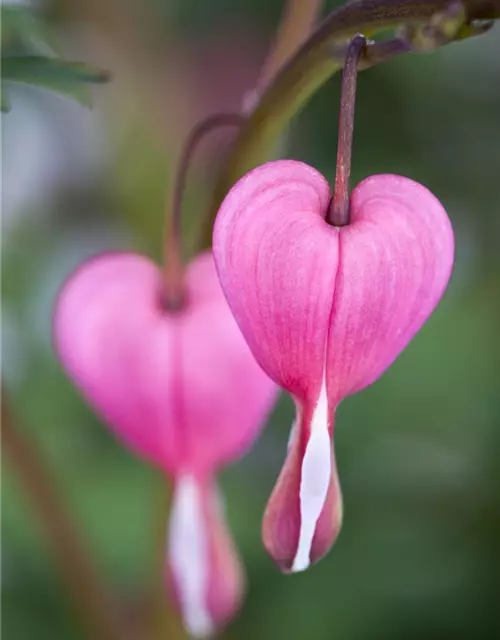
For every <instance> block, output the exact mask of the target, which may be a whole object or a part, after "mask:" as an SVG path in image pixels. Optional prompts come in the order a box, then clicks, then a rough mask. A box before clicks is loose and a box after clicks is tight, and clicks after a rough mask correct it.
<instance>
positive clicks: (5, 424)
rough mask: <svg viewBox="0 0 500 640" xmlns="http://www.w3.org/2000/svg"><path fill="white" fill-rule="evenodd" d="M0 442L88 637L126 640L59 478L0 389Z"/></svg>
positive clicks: (101, 639)
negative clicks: (68, 509) (0, 441)
mask: <svg viewBox="0 0 500 640" xmlns="http://www.w3.org/2000/svg"><path fill="white" fill-rule="evenodd" d="M2 445H3V452H2V453H3V455H4V456H5V457H6V459H7V461H8V463H9V465H10V467H11V469H12V471H13V472H14V473H15V474H16V476H17V478H18V480H19V483H20V485H21V487H22V489H23V491H24V493H25V495H26V497H27V498H28V500H29V501H30V502H31V506H32V508H33V510H34V512H35V513H36V515H37V517H38V519H39V521H40V524H41V525H42V527H43V529H44V530H45V534H46V536H47V539H48V541H49V542H50V544H51V545H52V550H53V553H54V557H55V559H56V561H57V564H58V567H59V570H60V572H61V575H62V577H63V579H64V581H65V583H66V586H67V589H68V592H69V594H70V595H71V596H72V598H73V601H74V603H75V605H76V608H77V609H78V610H79V612H80V616H81V619H82V622H83V624H84V625H85V626H86V628H87V631H88V637H89V638H92V640H124V639H125V638H127V637H129V636H128V634H127V633H125V632H124V631H125V630H124V629H123V628H121V627H120V624H119V620H118V615H117V611H116V610H115V607H114V603H113V602H112V599H111V597H110V594H109V593H108V591H107V589H106V588H105V586H104V585H103V583H102V582H101V580H100V577H99V576H98V574H97V572H96V570H95V567H94V563H93V562H92V559H91V558H90V556H89V554H88V553H87V550H86V548H85V545H84V544H83V542H82V540H81V539H80V536H79V532H78V530H77V528H76V526H75V524H74V522H73V520H72V518H71V515H70V514H69V513H68V512H67V510H66V505H65V504H64V501H63V498H62V496H61V495H60V492H59V491H58V488H57V480H56V479H55V478H54V477H53V475H52V473H51V470H50V469H49V468H48V466H47V465H46V463H45V461H44V460H43V458H42V457H41V455H40V453H39V452H38V450H37V448H36V447H35V445H34V443H33V442H31V440H30V439H29V438H28V437H27V436H26V435H25V434H24V433H23V430H22V429H21V428H20V426H19V425H18V424H17V421H16V420H15V418H14V415H13V412H12V409H11V407H10V404H9V402H8V398H7V394H6V392H5V389H2Z"/></svg>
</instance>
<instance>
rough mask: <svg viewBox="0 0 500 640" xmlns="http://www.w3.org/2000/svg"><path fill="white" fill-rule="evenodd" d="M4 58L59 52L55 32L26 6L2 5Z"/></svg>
mask: <svg viewBox="0 0 500 640" xmlns="http://www.w3.org/2000/svg"><path fill="white" fill-rule="evenodd" d="M1 33H2V58H3V57H4V56H5V57H7V56H11V55H20V54H21V53H24V54H32V55H44V56H47V55H55V54H57V53H59V47H58V46H57V43H56V37H55V36H54V33H53V32H52V30H51V29H50V27H48V26H47V24H46V23H45V22H44V21H43V20H41V19H40V18H39V17H38V16H36V15H35V14H34V13H33V11H31V10H29V9H27V8H26V7H19V6H2V25H1Z"/></svg>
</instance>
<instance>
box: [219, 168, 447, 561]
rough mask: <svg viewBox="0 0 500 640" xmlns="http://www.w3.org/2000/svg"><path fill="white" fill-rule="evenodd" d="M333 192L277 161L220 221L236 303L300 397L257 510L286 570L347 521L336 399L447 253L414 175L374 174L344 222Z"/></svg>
mask: <svg viewBox="0 0 500 640" xmlns="http://www.w3.org/2000/svg"><path fill="white" fill-rule="evenodd" d="M330 198H331V194H330V188H329V186H328V183H327V182H326V180H325V178H324V177H323V176H322V175H321V174H319V173H318V172H317V171H316V170H315V169H313V168H311V167H309V166H307V165H305V164H302V163H300V162H295V161H290V160H281V161H277V162H271V163H269V164H266V165H263V166H261V167H259V168H257V169H255V170H254V171H252V172H250V173H249V174H247V175H246V176H245V177H244V178H242V179H241V180H240V181H239V182H238V183H237V184H236V185H235V186H234V187H233V188H232V190H231V191H230V192H229V194H228V195H227V197H226V199H225V200H224V202H223V204H222V206H221V209H220V211H219V213H218V216H217V220H216V223H215V228H214V247H213V250H214V258H215V261H216V266H217V271H218V274H219V278H220V281H221V284H222V288H223V290H224V293H225V294H226V297H227V300H228V302H229V305H230V307H231V309H232V311H233V313H234V315H235V317H236V320H237V322H238V324H239V326H240V328H241V330H242V332H243V335H244V336H245V338H246V340H247V342H248V344H249V345H250V348H251V349H252V352H253V354H254V355H255V357H256V359H257V361H258V362H259V363H260V365H261V366H262V368H263V369H264V370H265V371H266V372H267V373H268V375H269V376H270V377H271V378H273V380H275V381H276V382H277V383H278V384H280V385H281V386H282V387H283V388H285V389H286V390H287V391H288V392H289V393H290V394H291V395H292V397H293V400H294V402H295V405H296V410H297V417H296V420H295V424H294V428H293V430H292V434H291V438H290V445H289V451H288V455H287V458H286V461H285V464H284V467H283V469H282V471H281V474H280V476H279V478H278V481H277V484H276V486H275V488H274V491H273V493H272V495H271V498H270V500H269V503H268V505H267V509H266V512H265V515H264V521H263V539H264V544H265V546H266V549H267V550H268V552H269V553H270V555H271V556H272V557H273V558H274V560H275V561H276V562H277V563H278V565H279V566H280V567H282V568H283V569H284V570H292V571H300V570H303V569H305V568H307V567H308V566H309V564H310V563H312V562H315V561H316V560H318V559H319V558H321V557H322V556H323V555H324V554H325V553H326V552H327V551H328V550H329V548H330V547H331V545H332V544H333V542H334V540H335V538H336V536H337V534H338V532H339V529H340V525H341V520H342V498H341V493H340V488H339V483H338V478H337V471H336V465H335V459H334V456H333V449H332V437H333V425H334V415H335V409H336V407H337V406H338V404H339V403H340V402H341V400H342V399H343V398H345V397H346V396H348V395H350V394H353V393H356V392H358V391H361V389H363V388H365V387H367V386H368V385H370V384H371V383H372V382H374V381H375V380H376V379H377V378H378V377H379V376H380V375H381V374H382V373H383V372H384V371H385V369H387V367H388V366H389V365H390V364H391V363H392V362H393V361H394V359H395V358H396V357H397V355H398V354H399V353H400V352H401V351H402V350H403V349H404V348H405V347H406V345H407V344H408V342H409V341H410V340H411V338H412V337H413V336H414V335H415V333H416V332H417V331H418V330H419V329H420V327H421V326H422V325H423V323H424V322H425V321H426V319H427V318H428V317H429V315H430V313H431V312H432V311H433V309H434V308H435V306H436V305H437V303H438V301H439V299H440V297H441V295H442V294H443V292H444V289H445V287H446V284H447V282H448V279H449V277H450V273H451V268H452V263H453V232H452V228H451V225H450V222H449V220H448V217H447V215H446V212H445V211H444V209H443V207H442V206H441V204H440V203H439V202H438V200H437V199H436V198H435V197H434V196H433V195H432V194H431V193H430V192H429V191H428V190H427V189H426V188H425V187H423V186H421V185H420V184H417V183H416V182H413V181H412V180H409V179H408V178H402V177H399V176H394V175H378V176H372V177H370V178H367V179H366V180H364V181H363V182H361V183H360V184H359V185H358V186H357V187H356V188H355V189H354V191H353V193H352V195H351V200H350V220H351V221H350V224H349V225H347V226H345V227H333V226H330V225H329V224H327V223H326V222H325V215H326V212H327V208H328V205H329V202H330Z"/></svg>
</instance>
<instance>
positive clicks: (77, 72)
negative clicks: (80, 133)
mask: <svg viewBox="0 0 500 640" xmlns="http://www.w3.org/2000/svg"><path fill="white" fill-rule="evenodd" d="M2 69H3V78H4V80H11V81H15V82H23V83H26V84H32V85H36V86H39V87H43V88H44V89H50V90H52V91H56V92H57V93H61V94H63V95H66V96H68V97H70V98H73V99H74V100H77V101H78V102H80V103H82V104H84V105H86V106H90V104H91V94H90V90H89V87H88V85H89V84H100V83H104V82H107V81H108V79H109V75H108V74H107V73H106V72H104V71H102V70H101V69H96V68H95V67H92V66H90V65H87V64H84V63H81V62H66V61H64V60H60V59H58V58H47V57H43V56H19V57H17V56H16V57H8V58H4V59H3V60H2Z"/></svg>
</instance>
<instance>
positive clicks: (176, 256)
mask: <svg viewBox="0 0 500 640" xmlns="http://www.w3.org/2000/svg"><path fill="white" fill-rule="evenodd" d="M244 120H245V118H244V117H243V116H242V115H240V114H238V113H218V114H216V115H213V116H209V117H208V118H206V119H205V120H201V121H200V122H199V123H198V124H197V125H195V126H194V127H193V129H192V130H191V132H190V134H189V136H188V138H187V140H186V143H185V145H184V149H183V151H182V155H181V159H180V161H179V168H178V170H177V177H176V180H175V186H174V194H173V199H172V204H171V206H170V207H167V209H166V212H165V220H166V222H165V239H164V270H163V276H164V283H165V298H164V303H165V306H166V308H167V309H168V310H169V311H179V310H181V309H182V308H183V306H184V304H185V302H186V290H185V283H184V268H183V261H182V238H181V231H182V229H181V227H182V224H181V219H182V198H183V195H184V189H185V186H186V179H187V173H188V170H189V166H190V163H191V160H192V157H193V154H194V152H195V151H196V148H197V146H198V144H199V143H200V142H201V140H202V139H203V138H204V137H205V136H206V135H207V134H208V133H210V132H211V131H213V130H214V129H217V128H219V127H226V126H240V125H242V124H243V122H244Z"/></svg>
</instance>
